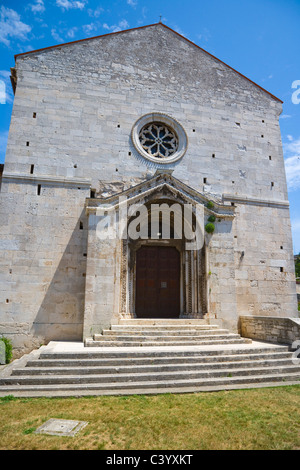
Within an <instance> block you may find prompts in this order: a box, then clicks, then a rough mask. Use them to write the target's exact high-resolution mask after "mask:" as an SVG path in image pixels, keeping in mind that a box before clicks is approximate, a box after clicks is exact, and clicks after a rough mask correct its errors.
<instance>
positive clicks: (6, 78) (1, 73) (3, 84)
mask: <svg viewBox="0 0 300 470" xmlns="http://www.w3.org/2000/svg"><path fill="white" fill-rule="evenodd" d="M13 101H14V93H13V89H12V86H11V82H10V72H9V71H8V70H0V103H1V104H12V103H13Z"/></svg>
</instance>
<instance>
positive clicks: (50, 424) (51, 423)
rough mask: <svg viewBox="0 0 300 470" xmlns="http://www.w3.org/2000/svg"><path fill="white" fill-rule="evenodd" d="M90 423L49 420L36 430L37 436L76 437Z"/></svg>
mask: <svg viewBox="0 0 300 470" xmlns="http://www.w3.org/2000/svg"><path fill="white" fill-rule="evenodd" d="M87 424H88V423H87V422H86V421H72V420H69V419H54V418H51V419H49V420H48V421H47V422H46V423H44V424H43V425H42V426H40V427H39V428H37V429H36V431H35V433H36V434H50V435H51V436H71V437H73V436H75V434H77V433H78V432H79V431H80V430H81V429H82V428H84V427H85V426H86V425H87Z"/></svg>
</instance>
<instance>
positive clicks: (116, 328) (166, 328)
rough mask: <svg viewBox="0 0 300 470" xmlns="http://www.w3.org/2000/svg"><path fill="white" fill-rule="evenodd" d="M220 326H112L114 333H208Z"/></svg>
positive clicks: (166, 324)
mask: <svg viewBox="0 0 300 470" xmlns="http://www.w3.org/2000/svg"><path fill="white" fill-rule="evenodd" d="M218 328H219V326H218V325H197V324H193V325H170V324H169V323H165V324H159V325H148V324H146V325H136V324H132V325H111V330H112V331H120V330H121V331H202V330H203V331H206V330H212V331H213V330H216V329H218Z"/></svg>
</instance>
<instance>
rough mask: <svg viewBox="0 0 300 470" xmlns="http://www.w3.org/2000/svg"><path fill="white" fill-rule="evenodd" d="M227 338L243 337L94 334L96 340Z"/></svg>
mask: <svg viewBox="0 0 300 470" xmlns="http://www.w3.org/2000/svg"><path fill="white" fill-rule="evenodd" d="M223 339H225V340H227V339H241V337H240V336H239V335H226V334H225V335H222V334H215V335H199V336H196V335H193V336H185V335H178V336H166V335H165V336H156V335H153V334H152V335H149V336H148V337H147V336H144V335H140V334H136V335H120V334H118V335H115V334H111V335H107V336H102V335H95V336H94V341H140V342H142V341H145V342H146V341H152V342H153V341H159V342H169V341H172V342H177V341H178V342H180V341H191V342H194V341H203V340H205V341H209V340H213V341H216V340H223Z"/></svg>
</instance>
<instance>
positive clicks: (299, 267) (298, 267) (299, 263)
mask: <svg viewBox="0 0 300 470" xmlns="http://www.w3.org/2000/svg"><path fill="white" fill-rule="evenodd" d="M295 271H296V277H300V253H299V255H298V256H297V258H296V261H295Z"/></svg>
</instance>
